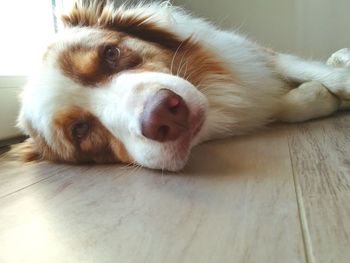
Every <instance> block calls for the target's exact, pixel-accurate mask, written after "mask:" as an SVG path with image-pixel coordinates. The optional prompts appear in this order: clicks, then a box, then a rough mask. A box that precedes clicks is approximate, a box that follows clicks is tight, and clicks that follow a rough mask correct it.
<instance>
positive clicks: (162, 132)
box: [158, 125, 170, 141]
mask: <svg viewBox="0 0 350 263" xmlns="http://www.w3.org/2000/svg"><path fill="white" fill-rule="evenodd" d="M169 130H170V127H169V126H167V125H161V126H159V128H158V134H159V137H158V138H159V139H160V140H162V141H163V140H164V139H165V138H166V137H167V136H168V134H169Z"/></svg>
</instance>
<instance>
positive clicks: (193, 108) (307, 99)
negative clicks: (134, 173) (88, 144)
mask: <svg viewBox="0 0 350 263" xmlns="http://www.w3.org/2000/svg"><path fill="white" fill-rule="evenodd" d="M122 8H124V11H123V12H125V14H128V13H132V14H139V15H141V16H145V15H150V17H151V18H150V20H152V21H153V22H155V23H157V24H158V25H160V26H161V27H164V28H166V29H168V30H170V31H172V32H173V33H175V34H176V35H177V36H179V37H180V38H181V39H186V38H188V37H189V36H192V38H193V39H195V40H197V41H199V43H201V44H202V45H203V46H204V47H206V48H207V49H209V50H211V52H213V53H214V54H216V56H217V58H218V59H219V60H221V61H222V62H223V63H224V64H225V65H226V66H227V68H228V69H229V70H230V71H231V72H232V74H233V75H234V76H237V78H238V80H239V82H238V84H237V83H229V84H228V83H227V82H226V81H222V79H220V76H215V75H212V76H209V77H208V79H204V80H203V81H202V83H201V84H200V85H199V86H198V87H194V86H193V85H192V84H191V83H189V82H188V81H186V80H184V79H181V78H180V77H177V76H172V75H169V74H163V73H152V72H145V73H138V74H135V73H133V74H131V73H128V72H124V73H121V74H118V75H116V76H115V77H114V78H113V80H112V81H110V82H109V83H107V84H104V85H102V86H101V87H99V88H97V89H89V88H86V87H82V86H81V85H79V84H77V83H75V82H73V81H72V80H70V79H69V78H67V77H65V76H63V74H62V73H61V72H60V71H59V69H58V67H57V65H56V64H55V59H56V57H55V56H56V55H57V53H58V52H59V50H60V49H63V48H64V47H65V46H66V45H67V44H68V43H72V42H74V41H77V42H78V41H85V42H86V41H89V42H93V41H94V38H96V37H98V35H99V33H98V32H97V31H96V30H95V29H89V28H73V29H69V30H67V31H66V32H65V33H62V34H60V36H59V38H58V40H57V41H58V42H56V43H58V44H57V50H56V52H53V53H52V54H51V55H50V57H49V58H48V62H46V64H45V65H43V67H42V68H41V69H40V70H39V73H38V75H36V76H34V77H33V78H32V79H31V80H30V82H29V83H28V84H27V85H26V87H25V90H24V93H23V98H22V109H21V113H20V116H19V123H20V125H22V126H23V125H24V123H25V120H29V121H30V122H31V123H32V125H34V128H35V129H37V130H38V131H39V133H40V134H41V135H42V136H44V137H45V139H46V140H47V142H48V143H49V144H50V142H51V140H50V138H51V132H50V131H51V129H52V125H51V117H52V116H53V114H54V113H55V112H56V111H57V110H59V109H61V108H62V107H64V106H67V105H78V106H81V107H84V108H86V109H88V110H89V111H90V112H92V113H93V114H95V115H96V116H97V117H98V118H99V119H100V120H101V122H102V123H103V124H104V125H105V126H106V127H107V128H108V129H109V130H110V131H111V132H112V134H114V135H115V136H116V137H118V138H120V139H121V141H122V142H123V144H124V145H125V147H126V149H127V151H128V152H129V153H130V154H131V156H132V157H133V158H134V159H135V161H136V162H138V163H139V164H141V165H144V166H146V167H150V168H156V169H168V170H179V169H181V168H182V167H183V166H184V165H185V163H186V161H187V158H188V154H189V151H190V149H191V147H192V146H194V145H195V144H197V143H199V142H202V141H206V140H210V139H214V138H218V137H226V136H231V135H235V134H242V133H245V132H248V131H251V130H254V129H256V128H258V127H261V126H263V125H265V124H267V123H269V122H271V121H274V120H284V121H302V120H306V119H310V118H315V117H320V116H325V115H328V114H330V113H332V112H334V111H335V110H337V108H338V105H339V104H338V99H336V98H335V97H334V96H333V95H331V94H328V91H327V90H326V88H325V87H324V86H326V87H327V88H328V89H329V90H330V91H332V92H334V93H336V94H338V95H339V96H343V97H347V98H349V97H350V74H349V71H348V70H347V69H344V68H334V67H332V66H327V65H325V64H322V63H319V62H310V61H305V60H301V59H299V58H296V57H293V56H290V55H284V54H276V55H273V54H270V53H269V52H266V51H264V50H263V49H262V48H261V47H260V46H258V45H256V44H255V43H253V42H251V41H249V40H248V39H247V38H245V37H243V36H241V35H239V34H237V33H235V32H228V31H222V30H220V29H218V28H216V27H215V26H214V25H212V24H210V23H208V22H207V21H205V20H203V19H199V18H195V17H192V16H191V15H189V14H187V13H186V12H184V11H183V10H182V9H179V8H176V7H172V6H170V5H169V4H161V5H159V4H150V5H140V6H137V7H134V8H129V9H128V8H125V7H122ZM286 79H288V80H296V81H299V82H307V81H312V80H316V81H319V82H320V83H322V84H323V85H324V86H323V85H321V84H320V83H319V82H318V83H315V84H313V85H311V86H312V87H313V88H310V89H308V88H307V86H303V88H300V89H297V90H294V91H291V92H290V89H291V87H290V86H289V84H288V82H286V81H285V80H286ZM141 84H143V85H148V86H149V88H148V89H145V90H143V91H139V90H138V89H137V87H138V86H139V85H141ZM164 86H165V87H167V88H168V89H170V90H172V91H174V92H176V93H178V94H179V95H180V96H182V97H183V98H184V100H185V102H186V103H187V104H188V106H189V108H190V112H191V114H192V115H196V114H198V113H199V112H201V113H203V114H204V116H205V122H204V125H203V128H202V130H201V131H200V133H199V134H198V136H196V137H195V138H190V139H191V140H190V141H188V142H186V143H185V144H186V147H185V149H179V148H181V147H180V146H179V143H181V142H182V140H186V138H180V142H178V141H175V142H167V143H159V142H155V141H152V140H149V139H146V138H145V137H143V136H142V134H141V132H140V124H139V117H140V113H141V112H142V109H143V105H144V104H145V101H146V99H147V98H149V97H150V96H152V94H154V93H155V92H156V91H157V90H159V89H160V88H162V87H164ZM288 92H290V93H288ZM44 113H45V114H44ZM23 128H24V129H25V128H26V127H23ZM188 136H189V137H190V135H188ZM187 139H188V138H187ZM182 147H183V146H182Z"/></svg>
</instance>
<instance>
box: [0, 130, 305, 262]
mask: <svg viewBox="0 0 350 263" xmlns="http://www.w3.org/2000/svg"><path fill="white" fill-rule="evenodd" d="M52 171H57V165H54V164H51V165H49V166H46V167H45V173H46V174H50V173H51V172H52ZM7 172H9V171H8V170H7ZM18 172H19V173H21V174H22V176H28V175H29V176H35V175H36V174H37V173H38V170H37V167H35V166H30V167H28V168H27V169H26V170H25V171H24V170H18ZM0 222H1V224H0V262H11V263H13V262H36V263H39V262H113V263H114V262H123V263H124V262H135V263H139V262H152V263H153V262H161V263H164V262H167V263H168V262H169V263H171V262H176V263H178V262H201V263H202V262H203V263H205V262H240V263H241V262H249V263H251V262H259V263H260V262H269V263H273V262H278V263H280V262H286V263H288V262H298V263H300V262H305V259H304V258H305V256H304V247H303V243H302V234H301V227H300V224H299V217H298V208H297V204H296V196H295V190H294V182H293V177H292V169H291V163H290V157H289V149H288V141H287V131H286V130H285V129H276V130H274V131H266V132H262V133H259V134H256V135H253V136H245V137H240V138H234V139H230V140H223V141H218V142H215V143H208V144H205V145H202V146H200V147H197V148H196V149H195V151H194V152H193V154H192V157H191V160H190V163H189V166H188V167H187V168H186V169H185V170H184V171H183V172H182V173H178V174H171V173H164V174H162V173H161V172H154V171H150V170H147V169H133V168H121V167H118V166H114V165H111V166H72V167H70V168H69V169H66V170H64V171H62V172H60V173H58V174H56V175H53V176H51V177H49V178H47V179H46V180H43V181H41V182H38V183H36V184H34V185H32V186H30V187H27V188H25V189H23V190H21V191H17V192H16V193H13V194H11V195H8V196H6V197H4V198H1V199H0Z"/></svg>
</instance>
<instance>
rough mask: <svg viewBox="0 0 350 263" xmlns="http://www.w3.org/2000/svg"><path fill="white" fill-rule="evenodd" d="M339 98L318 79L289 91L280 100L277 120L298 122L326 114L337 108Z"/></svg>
mask: <svg viewBox="0 0 350 263" xmlns="http://www.w3.org/2000/svg"><path fill="white" fill-rule="evenodd" d="M339 106H340V100H339V99H338V98H337V97H336V96H334V95H333V94H332V93H330V92H329V90H328V89H327V88H326V87H325V86H323V85H322V84H321V83H320V82H318V81H311V82H307V83H304V84H302V85H300V86H299V87H298V88H296V89H292V90H291V91H289V92H288V93H287V94H286V95H285V96H284V97H282V100H281V108H280V109H281V111H280V112H279V113H278V114H277V120H279V121H285V122H300V121H306V120H309V119H315V118H320V117H325V116H328V115H330V114H332V113H334V112H335V111H337V110H338V109H339Z"/></svg>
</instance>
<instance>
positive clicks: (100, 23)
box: [61, 1, 182, 49]
mask: <svg viewBox="0 0 350 263" xmlns="http://www.w3.org/2000/svg"><path fill="white" fill-rule="evenodd" d="M61 19H62V21H63V23H64V24H65V25H66V26H88V27H98V28H104V29H110V30H114V31H118V32H123V33H126V34H129V35H131V36H134V37H137V38H139V39H141V40H144V41H147V42H151V43H156V44H158V45H160V46H162V47H165V48H168V49H177V48H178V46H179V45H180V44H181V42H182V41H181V39H179V38H178V37H177V36H176V35H174V34H173V33H171V32H169V31H168V30H166V29H164V28H161V27H159V26H158V25H156V24H155V23H154V22H151V20H152V19H151V17H149V16H146V15H143V14H137V13H136V14H135V13H133V12H132V11H129V10H125V9H124V8H123V7H120V8H118V9H115V10H114V9H113V8H112V7H111V6H109V5H107V6H106V1H92V2H90V3H84V1H82V2H80V3H79V4H76V5H75V6H74V8H73V9H72V10H71V11H70V13H68V14H66V15H63V16H62V17H61Z"/></svg>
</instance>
